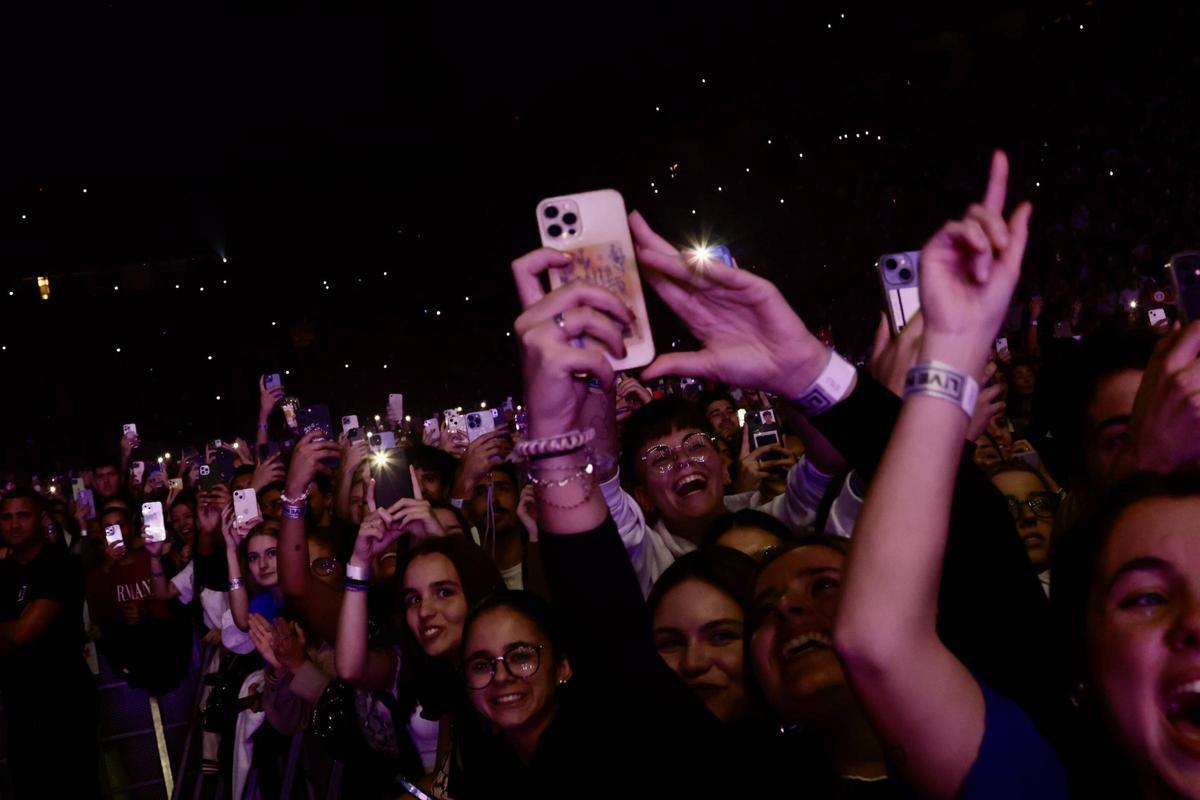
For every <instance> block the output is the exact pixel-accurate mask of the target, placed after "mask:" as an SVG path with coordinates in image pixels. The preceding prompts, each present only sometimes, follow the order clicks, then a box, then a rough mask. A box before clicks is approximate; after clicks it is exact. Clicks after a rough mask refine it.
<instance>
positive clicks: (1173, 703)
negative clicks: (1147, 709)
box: [1163, 680, 1200, 758]
mask: <svg viewBox="0 0 1200 800" xmlns="http://www.w3.org/2000/svg"><path fill="white" fill-rule="evenodd" d="M1163 714H1164V716H1165V717H1166V720H1167V730H1168V731H1169V732H1170V734H1171V739H1172V740H1174V742H1175V744H1177V745H1178V746H1179V747H1180V749H1182V750H1183V751H1184V752H1186V753H1187V754H1188V755H1191V756H1193V757H1196V758H1200V680H1196V681H1190V682H1188V683H1183V684H1180V685H1178V686H1175V687H1174V688H1172V689H1170V690H1169V691H1168V692H1167V693H1166V697H1165V698H1164V700H1163Z"/></svg>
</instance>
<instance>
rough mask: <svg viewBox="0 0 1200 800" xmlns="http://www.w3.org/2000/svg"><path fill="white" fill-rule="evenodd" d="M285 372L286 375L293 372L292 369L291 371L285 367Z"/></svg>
mask: <svg viewBox="0 0 1200 800" xmlns="http://www.w3.org/2000/svg"><path fill="white" fill-rule="evenodd" d="M283 374H284V375H291V374H292V371H291V370H290V369H285V370H284V371H283Z"/></svg>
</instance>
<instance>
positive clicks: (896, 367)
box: [870, 311, 925, 397]
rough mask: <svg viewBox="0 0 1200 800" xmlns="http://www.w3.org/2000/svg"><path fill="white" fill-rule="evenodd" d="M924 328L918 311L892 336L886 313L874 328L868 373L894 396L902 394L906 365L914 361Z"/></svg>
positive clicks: (906, 370)
mask: <svg viewBox="0 0 1200 800" xmlns="http://www.w3.org/2000/svg"><path fill="white" fill-rule="evenodd" d="M924 332H925V318H924V317H923V316H922V315H921V312H920V311H918V312H917V313H916V315H915V316H913V318H912V319H911V320H909V322H908V324H907V325H905V326H904V330H902V331H900V333H899V334H897V335H896V336H892V328H891V324H890V323H889V322H888V319H887V315H886V314H884V315H883V319H881V320H880V322H879V328H878V329H877V330H876V331H875V348H874V350H873V351H872V352H871V361H870V369H871V377H872V378H874V379H875V380H877V381H879V382H880V383H882V384H883V385H884V386H886V387H887V388H888V389H890V390H891V391H892V394H894V395H896V396H897V397H900V396H901V395H902V394H904V378H905V376H906V375H907V374H908V369H909V367H911V366H912V365H913V364H915V363H916V362H917V354H918V353H919V352H920V351H921V336H922V334H923V333H924Z"/></svg>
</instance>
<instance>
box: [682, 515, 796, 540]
mask: <svg viewBox="0 0 1200 800" xmlns="http://www.w3.org/2000/svg"><path fill="white" fill-rule="evenodd" d="M734 528H758V529H759V530H764V531H766V532H767V533H769V534H771V535H772V536H777V537H778V538H779V539H780V540H782V541H784V542H790V541H792V539H793V537H792V532H791V531H789V530H788V527H787V526H786V525H784V524H783V523H782V522H780V521H779V520H777V519H776V518H775V517H772V516H771V515H770V514H768V513H767V512H765V511H759V510H758V509H756V508H743V509H742V510H741V511H734V512H730V513H726V514H722V515H721V516H719V517H717V518H716V519H714V520H713V521H712V524H711V525H709V526H708V530H706V531H705V532H704V538H702V539H701V540H700V546H701V547H712V546H714V545H716V543H717V540H718V539H720V538H721V537H722V536H724V535H725V534H726V533H728V532H729V531H731V530H733V529H734Z"/></svg>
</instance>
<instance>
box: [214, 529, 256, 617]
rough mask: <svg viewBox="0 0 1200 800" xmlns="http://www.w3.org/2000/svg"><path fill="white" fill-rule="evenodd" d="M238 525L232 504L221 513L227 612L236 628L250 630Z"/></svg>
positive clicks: (248, 591)
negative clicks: (227, 579) (226, 578)
mask: <svg viewBox="0 0 1200 800" xmlns="http://www.w3.org/2000/svg"><path fill="white" fill-rule="evenodd" d="M238 533H239V532H238V526H237V522H236V521H235V518H234V515H233V506H227V507H226V508H225V510H224V511H223V512H222V513H221V534H222V535H223V536H224V537H225V562H226V564H227V565H228V567H229V613H230V614H232V615H233V624H234V625H237V627H238V630H240V631H243V632H245V631H248V630H250V590H249V588H248V587H247V586H246V583H245V578H243V577H242V564H241V560H240V559H239V558H238V544H239V543H240V542H241V537H240V536H239V535H238Z"/></svg>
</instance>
